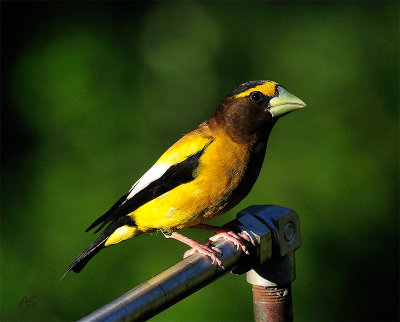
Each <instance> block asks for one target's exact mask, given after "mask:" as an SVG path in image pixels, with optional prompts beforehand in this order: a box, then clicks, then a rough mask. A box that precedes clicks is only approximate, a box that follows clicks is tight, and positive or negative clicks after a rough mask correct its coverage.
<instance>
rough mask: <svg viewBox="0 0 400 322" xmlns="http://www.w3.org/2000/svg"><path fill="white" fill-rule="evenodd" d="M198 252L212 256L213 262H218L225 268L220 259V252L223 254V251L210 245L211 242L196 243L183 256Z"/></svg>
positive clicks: (219, 265)
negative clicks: (204, 243)
mask: <svg viewBox="0 0 400 322" xmlns="http://www.w3.org/2000/svg"><path fill="white" fill-rule="evenodd" d="M196 253H199V254H203V255H206V256H208V257H210V258H211V260H212V264H214V263H216V264H217V265H218V267H221V268H222V269H225V268H224V265H223V263H222V261H221V260H220V259H219V257H218V254H222V251H221V250H220V249H219V248H218V247H214V246H210V245H209V244H207V245H203V244H201V243H198V244H196V246H194V247H193V248H191V249H189V250H188V251H186V252H185V254H183V258H186V257H189V256H191V255H194V254H196Z"/></svg>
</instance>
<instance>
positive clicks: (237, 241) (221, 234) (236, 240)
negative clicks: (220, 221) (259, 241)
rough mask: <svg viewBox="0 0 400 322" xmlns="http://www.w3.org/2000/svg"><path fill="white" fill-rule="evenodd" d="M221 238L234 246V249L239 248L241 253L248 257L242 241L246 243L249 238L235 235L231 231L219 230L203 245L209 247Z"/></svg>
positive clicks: (243, 235)
mask: <svg viewBox="0 0 400 322" xmlns="http://www.w3.org/2000/svg"><path fill="white" fill-rule="evenodd" d="M221 238H224V239H226V240H229V241H230V242H232V243H233V244H234V245H235V246H236V249H239V248H240V249H241V250H242V252H243V253H245V254H246V255H250V253H249V250H248V249H247V247H246V245H245V243H244V241H243V240H247V241H248V239H249V237H248V236H247V235H246V234H236V233H234V232H233V231H231V230H223V229H222V228H221V230H220V231H217V232H216V234H215V235H214V236H212V237H210V238H209V239H208V240H207V242H206V243H205V245H209V244H211V243H212V242H215V241H216V240H218V239H221Z"/></svg>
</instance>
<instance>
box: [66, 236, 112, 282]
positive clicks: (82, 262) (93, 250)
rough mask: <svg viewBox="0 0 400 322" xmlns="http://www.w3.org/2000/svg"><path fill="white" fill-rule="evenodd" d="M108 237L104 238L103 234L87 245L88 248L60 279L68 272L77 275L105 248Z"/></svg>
mask: <svg viewBox="0 0 400 322" xmlns="http://www.w3.org/2000/svg"><path fill="white" fill-rule="evenodd" d="M107 238H108V236H107V237H105V236H104V235H103V234H101V235H100V236H99V237H97V238H96V239H95V240H94V241H93V243H91V244H90V245H89V247H88V248H86V249H85V250H84V251H83V252H82V254H80V255H79V256H78V257H77V258H76V259H75V260H74V261H73V262H72V264H71V265H70V266H69V268H68V270H67V271H66V272H65V273H64V275H63V276H62V277H61V279H63V278H64V277H65V275H67V274H68V273H69V272H70V271H73V272H75V273H79V272H80V271H81V270H82V269H83V268H84V267H85V266H86V264H87V263H88V262H89V261H90V260H91V259H92V258H93V256H94V255H96V254H97V253H98V252H99V251H101V250H102V249H103V248H104V247H105V246H104V244H105V242H106V240H107Z"/></svg>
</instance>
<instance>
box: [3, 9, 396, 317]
mask: <svg viewBox="0 0 400 322" xmlns="http://www.w3.org/2000/svg"><path fill="white" fill-rule="evenodd" d="M2 9H3V10H2V16H4V17H2V18H4V19H3V34H4V38H3V40H4V45H3V51H4V53H5V56H4V59H3V82H2V83H3V85H2V86H3V98H2V99H3V104H2V105H3V106H2V121H3V127H2V128H3V148H4V152H3V158H2V189H1V197H2V218H1V219H2V222H1V317H0V318H1V320H74V319H77V318H79V317H81V316H83V315H85V314H87V313H89V312H90V311H92V310H94V309H96V308H98V307H99V306H101V305H103V304H105V303H106V302H108V301H110V300H112V299H113V298H115V297H117V296H119V295H120V294H122V293H124V292H126V291H128V290H129V289H131V288H132V287H134V286H136V285H137V284H139V283H141V282H143V281H145V280H146V279H148V278H149V277H151V276H152V275H155V274H157V273H158V272H160V271H162V270H163V269H165V268H167V267H168V266H170V265H172V264H174V263H175V262H176V261H178V260H179V259H180V258H181V255H182V253H183V252H184V251H185V250H186V247H185V246H184V245H182V244H180V243H178V242H176V241H172V240H166V239H165V238H164V237H163V236H161V235H160V234H153V235H151V236H141V237H138V238H135V239H134V240H131V241H129V242H127V243H123V244H121V245H118V246H116V247H112V248H111V249H107V250H105V251H104V252H102V253H100V254H99V255H98V256H96V257H95V258H94V259H93V260H92V262H91V263H90V264H89V265H88V266H87V268H86V269H85V270H84V271H83V272H82V273H81V274H79V275H75V274H71V275H70V276H68V277H67V278H66V279H65V280H63V281H62V282H59V278H60V277H61V275H62V274H63V273H64V271H65V270H66V269H67V267H68V265H69V264H70V262H71V261H72V260H73V259H74V257H75V256H76V255H78V254H79V252H80V251H81V250H83V248H85V247H86V246H87V245H88V244H89V242H91V240H92V239H93V238H94V237H93V236H92V235H91V234H85V233H84V229H85V228H86V227H87V226H88V225H89V224H90V223H91V222H92V221H93V220H94V219H96V218H97V217H98V216H99V215H101V214H102V213H103V212H104V211H106V210H107V209H108V207H109V206H111V205H112V203H113V202H114V201H115V200H116V199H117V198H118V197H119V196H120V195H122V194H123V193H125V192H126V191H127V190H128V189H129V188H130V186H131V184H133V182H134V181H135V180H136V179H138V178H139V177H140V176H141V174H143V173H144V171H146V169H148V168H149V167H150V166H151V165H152V163H153V162H154V161H155V160H156V159H157V158H158V157H159V156H160V155H161V153H162V152H163V151H164V150H165V149H166V148H168V147H169V146H170V145H171V144H172V143H174V142H175V141H176V140H177V139H178V138H180V137H181V136H182V135H183V134H184V133H187V132H189V131H190V130H191V129H193V128H194V127H195V126H197V125H198V124H199V123H201V122H202V121H203V120H205V119H206V118H207V117H208V116H209V115H211V113H212V112H213V111H214V109H215V108H216V106H217V104H218V102H219V101H220V100H221V99H222V98H223V97H224V96H225V95H226V94H227V93H228V92H229V91H230V90H231V89H232V88H234V87H235V86H237V85H238V84H240V83H242V82H245V81H248V80H255V79H270V80H275V81H278V82H280V83H281V84H283V85H284V86H286V87H287V88H288V89H289V90H290V91H291V92H293V93H294V94H296V95H297V96H298V97H300V98H301V99H303V100H304V101H305V102H306V103H307V104H308V107H307V108H306V109H304V110H301V111H298V112H295V113H293V114H291V115H289V116H287V117H285V118H283V119H282V120H280V121H279V122H278V124H277V126H276V127H275V129H274V131H273V133H272V135H271V138H270V142H269V149H268V151H267V157H266V162H265V164H264V167H263V170H262V173H261V175H260V178H259V179H258V181H257V183H256V185H255V186H254V188H253V190H252V192H251V193H250V194H249V196H248V197H247V198H246V199H245V200H244V201H243V202H242V203H241V204H240V205H239V206H238V207H236V208H235V209H234V210H233V211H231V212H230V213H229V214H226V215H224V216H222V217H220V218H218V219H216V220H214V222H213V223H214V224H223V223H225V222H227V221H229V220H231V219H232V218H233V217H234V216H235V213H236V212H237V211H239V210H240V209H243V208H245V207H247V206H249V205H252V204H279V205H282V206H286V207H289V208H292V209H295V210H296V211H297V212H298V213H299V214H300V217H301V224H302V227H301V234H302V247H301V248H300V250H299V251H298V252H297V253H296V260H297V261H296V264H297V280H296V281H295V283H294V284H293V292H294V297H293V302H294V317H295V319H296V320H395V319H397V318H398V316H397V314H398V312H397V304H398V223H399V222H398V209H399V208H398V193H399V190H398V178H399V176H398V175H399V173H398V155H399V154H398V143H399V142H398V134H399V132H398V130H399V129H398V113H399V110H398V108H399V97H398V94H399V92H398V85H399V76H398V74H399V25H398V24H399V17H398V16H399V15H398V13H399V5H398V3H395V2H393V3H390V2H367V3H362V2H355V3H352V2H343V3H339V2H338V3H334V2H328V3H323V2H320V3H318V2H304V3H302V2H295V3H292V2H200V3H196V2H162V3H158V2H149V3H145V2H138V3H136V2H130V3H128V2H124V3H122V2H121V3H104V2H96V3H94V2H93V3H92V2H86V3H85V2H75V3H63V2H57V3H50V2H44V3H34V2H33V3H23V2H16V3H13V2H6V3H4V2H3V3H2ZM184 233H186V234H187V235H189V236H191V237H194V238H197V239H199V240H205V239H206V237H207V235H206V234H204V233H201V232H197V231H196V232H191V231H190V230H187V231H185V232H184ZM34 295H35V296H36V297H35V298H34V300H35V302H36V305H35V306H33V307H28V306H27V305H26V303H22V305H21V306H20V302H21V301H22V299H23V297H24V296H26V297H28V298H30V297H31V296H34ZM227 295H229V296H227ZM154 320H155V321H157V320H158V321H166V320H183V321H185V320H186V321H193V320H194V321H200V320H202V321H210V320H240V321H244V320H252V304H251V287H250V286H249V285H248V284H247V283H246V281H245V278H244V277H243V276H241V277H237V276H233V275H228V276H226V277H224V278H222V279H221V280H219V281H217V282H215V283H213V284H212V285H210V286H208V287H206V288H204V289H202V290H201V291H199V292H198V293H196V294H195V295H193V296H191V297H189V298H187V299H185V300H184V301H182V302H181V303H179V304H177V305H176V306H174V307H173V308H171V309H169V310H167V311H166V312H163V313H161V314H160V315H159V316H157V317H156V318H154Z"/></svg>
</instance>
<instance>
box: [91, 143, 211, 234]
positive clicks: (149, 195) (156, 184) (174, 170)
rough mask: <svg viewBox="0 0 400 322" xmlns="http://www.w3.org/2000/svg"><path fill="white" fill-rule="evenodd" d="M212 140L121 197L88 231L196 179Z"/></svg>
mask: <svg viewBox="0 0 400 322" xmlns="http://www.w3.org/2000/svg"><path fill="white" fill-rule="evenodd" d="M212 142H213V141H210V142H208V143H207V144H206V145H205V146H204V147H203V148H202V149H201V150H200V151H198V152H196V153H194V154H192V155H190V156H188V157H187V158H186V159H185V160H183V161H182V162H180V163H177V164H174V165H172V166H170V167H169V168H168V170H167V171H166V172H165V173H164V174H163V175H162V176H161V177H160V178H158V179H157V180H154V181H153V182H151V183H150V184H149V185H148V186H146V187H145V188H143V189H142V190H140V191H139V192H137V193H136V194H135V195H133V196H132V197H131V198H128V196H129V193H127V194H126V195H124V196H123V197H121V198H120V199H119V200H118V201H117V202H116V203H115V204H114V205H113V206H112V207H111V208H110V209H109V210H108V211H107V212H106V213H105V214H104V215H102V216H101V217H99V218H98V219H97V220H96V221H95V222H93V224H91V225H90V226H89V227H88V228H87V229H86V231H89V230H91V229H93V228H94V227H96V226H97V225H99V224H101V225H100V227H99V228H98V229H97V230H96V231H95V233H96V232H98V231H99V230H101V229H102V228H103V227H104V226H105V225H107V223H109V222H111V221H113V220H114V219H116V218H119V217H122V216H125V215H127V214H129V213H131V212H133V211H135V210H136V209H137V208H139V207H140V206H142V205H144V204H145V203H147V202H149V201H150V200H153V199H155V198H157V197H158V196H161V195H162V194H164V193H166V192H168V191H170V190H172V189H174V188H175V187H177V186H179V185H181V184H183V183H187V182H190V181H192V180H194V179H195V172H196V169H197V168H198V166H199V163H200V157H201V156H202V155H203V153H204V151H205V150H206V149H207V147H208V146H209V145H210V144H211V143H212Z"/></svg>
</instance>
